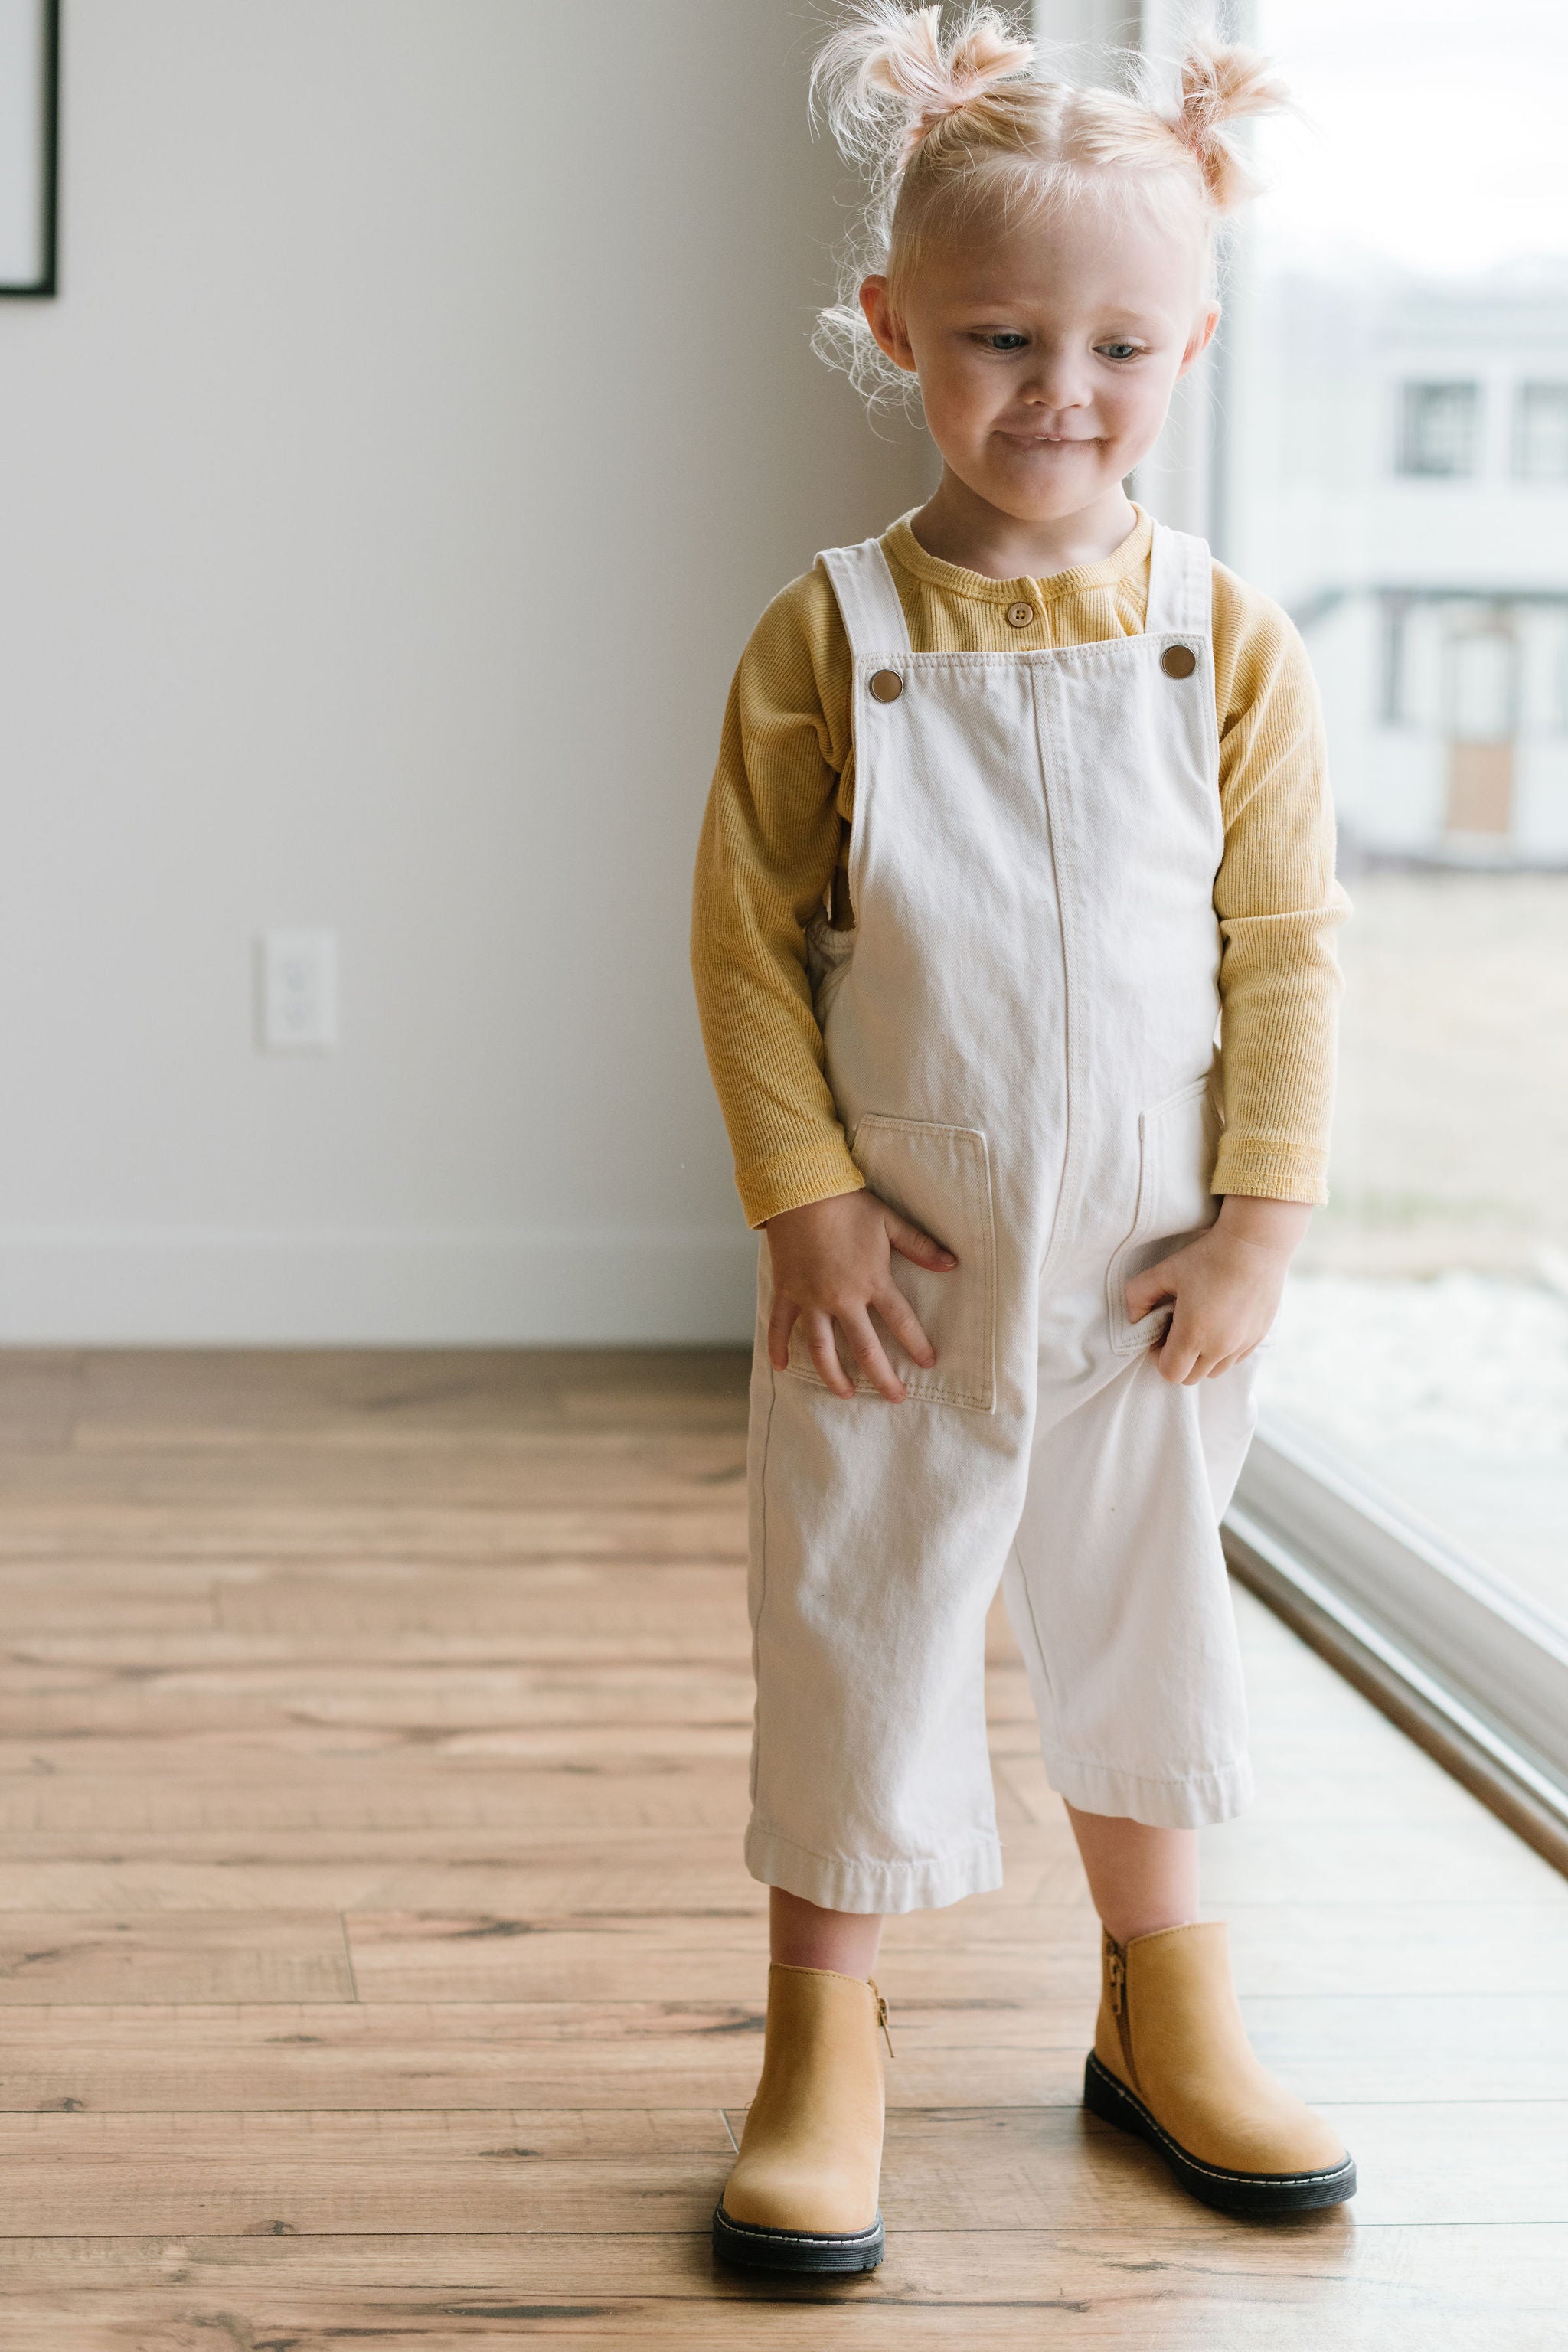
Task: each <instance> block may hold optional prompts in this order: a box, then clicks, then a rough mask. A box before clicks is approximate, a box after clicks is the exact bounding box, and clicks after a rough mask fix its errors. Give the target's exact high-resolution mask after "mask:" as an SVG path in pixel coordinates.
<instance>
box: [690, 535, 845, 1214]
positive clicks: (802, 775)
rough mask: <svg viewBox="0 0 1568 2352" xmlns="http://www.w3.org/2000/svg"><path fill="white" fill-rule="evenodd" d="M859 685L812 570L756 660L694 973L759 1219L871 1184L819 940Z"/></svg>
mask: <svg viewBox="0 0 1568 2352" xmlns="http://www.w3.org/2000/svg"><path fill="white" fill-rule="evenodd" d="M850 676H851V663H850V656H849V648H848V644H847V639H846V637H845V635H844V630H843V625H842V623H841V622H840V620H839V617H838V608H837V604H836V603H835V601H834V597H833V591H832V588H831V586H830V584H829V583H828V581H827V578H826V574H825V573H823V572H808V573H807V574H806V575H805V577H804V578H803V579H801V580H797V581H795V582H793V583H791V585H790V586H789V587H788V588H786V589H785V590H784V593H782V594H781V595H779V596H777V597H775V598H774V600H773V604H770V605H769V607H768V609H767V611H766V612H765V613H764V614H763V617H762V619H761V621H760V622H759V623H758V625H757V627H756V629H755V631H754V632H753V634H752V639H751V642H750V644H749V645H748V646H747V647H746V650H745V652H744V653H743V654H742V656H741V663H740V667H739V668H738V669H737V671H736V673H735V679H734V683H733V685H732V686H731V689H730V699H729V704H728V707H727V709H726V710H725V713H724V727H723V733H722V736H721V741H720V747H719V761H718V766H717V769H716V771H715V772H714V777H713V783H712V788H711V790H710V793H709V796H708V808H707V813H706V815H705V816H704V819H703V824H702V834H701V839H700V844H699V847H698V853H697V877H696V886H695V888H694V891H693V894H692V922H691V969H692V977H693V979H694V981H695V982H696V987H697V1003H698V1010H699V1012H700V1016H701V1021H702V1035H703V1042H704V1044H705V1045H706V1047H707V1050H708V1061H709V1066H710V1070H711V1071H712V1074H713V1084H714V1087H715V1090H716V1091H717V1093H718V1097H719V1102H720V1107H721V1110H722V1111H723V1114H724V1120H725V1124H726V1126H727V1128H728V1129H729V1133H730V1142H731V1149H732V1150H733V1151H734V1155H735V1182H736V1186H737V1189H738V1190H739V1192H740V1195H741V1202H742V1207H743V1209H744V1210H745V1213H746V1220H747V1223H749V1224H752V1225H759V1224H761V1223H763V1220H764V1219H765V1218H768V1217H772V1216H776V1215H778V1214H779V1213H781V1212H782V1211H783V1210H785V1209H794V1208H798V1207H800V1206H802V1205H803V1204H804V1203H805V1202H808V1201H819V1200H826V1198H828V1197H829V1195H831V1194H833V1193H835V1192H855V1191H857V1190H858V1188H859V1186H860V1183H861V1177H860V1173H859V1171H858V1169H857V1167H856V1165H855V1162H854V1161H853V1160H851V1158H850V1157H849V1148H848V1145H847V1143H846V1141H845V1139H844V1129H843V1126H842V1124H841V1123H840V1121H839V1118H838V1114H837V1110H836V1109H835V1108H834V1104H833V1097H832V1095H831V1093H830V1092H829V1090H828V1086H827V1081H826V1077H825V1076H823V1049H822V1035H821V1032H820V1031H819V1030H818V1028H817V1025H816V1016H815V1014H814V1013H813V1011H812V1004H811V989H810V984H809V982H808V980H807V977H806V971H805V925H806V924H807V923H808V922H809V921H810V920H811V919H812V917H813V915H814V914H815V913H816V910H817V908H819V907H820V906H821V904H822V898H823V893H824V891H825V890H826V887H827V883H828V880H829V878H830V877H831V875H832V871H833V866H834V861H835V859H836V857H837V853H838V838H839V828H840V809H841V807H842V808H843V810H844V812H845V813H846V814H847V810H848V806H849V793H850V791H851V784H850V780H849V766H850V744H849V713H850Z"/></svg>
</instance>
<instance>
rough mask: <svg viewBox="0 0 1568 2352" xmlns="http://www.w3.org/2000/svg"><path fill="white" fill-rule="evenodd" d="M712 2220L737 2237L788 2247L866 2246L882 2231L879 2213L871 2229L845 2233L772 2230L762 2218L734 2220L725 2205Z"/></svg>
mask: <svg viewBox="0 0 1568 2352" xmlns="http://www.w3.org/2000/svg"><path fill="white" fill-rule="evenodd" d="M713 2219H714V2220H715V2221H717V2222H718V2223H719V2226H720V2227H721V2229H724V2230H733V2231H734V2232H735V2234H736V2236H737V2237H742V2238H766V2239H767V2240H768V2241H769V2242H771V2243H772V2244H774V2245H785V2246H864V2245H866V2244H868V2242H870V2240H871V2239H873V2238H876V2237H879V2236H880V2234H881V2231H882V2217H881V2214H880V2213H879V2214H878V2216H877V2218H876V2220H875V2221H873V2222H872V2223H871V2226H870V2228H869V2229H868V2230H846V2231H842V2232H839V2231H828V2230H823V2231H815V2232H814V2231H808V2230H770V2229H768V2228H767V2227H766V2226H765V2224H764V2223H763V2222H761V2221H733V2220H731V2216H730V2215H729V2214H728V2213H726V2212H725V2210H724V2208H723V2207H722V2205H721V2206H719V2207H718V2209H717V2210H716V2211H715V2212H714V2215H713Z"/></svg>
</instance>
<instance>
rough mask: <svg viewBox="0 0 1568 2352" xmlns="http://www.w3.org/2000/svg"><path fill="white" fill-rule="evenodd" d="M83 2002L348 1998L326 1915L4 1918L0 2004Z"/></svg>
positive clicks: (348, 1976)
mask: <svg viewBox="0 0 1568 2352" xmlns="http://www.w3.org/2000/svg"><path fill="white" fill-rule="evenodd" d="M67 1990H68V1991H69V1992H70V1994H71V1995H72V1996H73V1997H74V1998H75V1999H77V2000H103V2001H116V2000H179V1999H181V1998H182V1997H184V1999H186V2000H352V1999H353V1975H352V1973H351V1971H350V1968H349V1963H348V1958H347V1955H346V1953H345V1951H344V1948H343V1939H342V1927H341V1924H340V1922H339V1920H338V1918H337V1916H336V1915H335V1914H334V1913H332V1912H330V1911H329V1912H294V1913H279V1912H215V1911H197V1912H169V1911H153V1912H142V1913H136V1914H132V1915H131V1916H110V1915H106V1914H92V1913H84V1912H41V1913H40V1912H33V1913H27V1912H16V1911H7V1912H0V2006H14V2005H16V2004H31V2003H33V2002H36V2001H58V2000H59V1998H60V1996H61V1994H62V1993H63V1992H65V1991H67Z"/></svg>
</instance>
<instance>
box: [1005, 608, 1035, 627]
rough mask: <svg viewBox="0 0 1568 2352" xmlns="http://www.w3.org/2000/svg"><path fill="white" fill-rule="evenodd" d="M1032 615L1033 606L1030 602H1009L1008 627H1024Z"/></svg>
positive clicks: (1033, 611) (1033, 614)
mask: <svg viewBox="0 0 1568 2352" xmlns="http://www.w3.org/2000/svg"><path fill="white" fill-rule="evenodd" d="M1034 617H1035V608H1034V606H1033V605H1032V604H1009V605H1008V607H1007V625H1008V627H1009V628H1012V629H1026V628H1027V627H1028V625H1029V624H1030V622H1031V621H1032V620H1033V619H1034Z"/></svg>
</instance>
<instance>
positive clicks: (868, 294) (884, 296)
mask: <svg viewBox="0 0 1568 2352" xmlns="http://www.w3.org/2000/svg"><path fill="white" fill-rule="evenodd" d="M860 308H861V310H864V312H865V313H866V324H867V325H868V327H869V328H870V330H871V332H872V334H873V335H874V336H875V337H876V339H877V344H878V348H879V350H881V351H884V352H886V353H887V355H888V357H889V359H890V360H891V361H892V362H893V365H894V366H895V367H901V368H906V369H907V370H908V371H909V373H910V375H913V373H914V372H915V355H914V352H913V349H912V347H911V345H910V339H909V336H908V335H907V334H906V332H905V331H904V322H903V320H902V319H901V318H900V316H899V314H898V312H897V311H896V310H894V308H893V306H892V303H891V302H890V301H889V299H888V281H887V279H886V278H862V279H861V281H860ZM1218 315H1219V313H1218V312H1217V311H1216V312H1215V317H1216V318H1217V317H1218Z"/></svg>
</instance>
